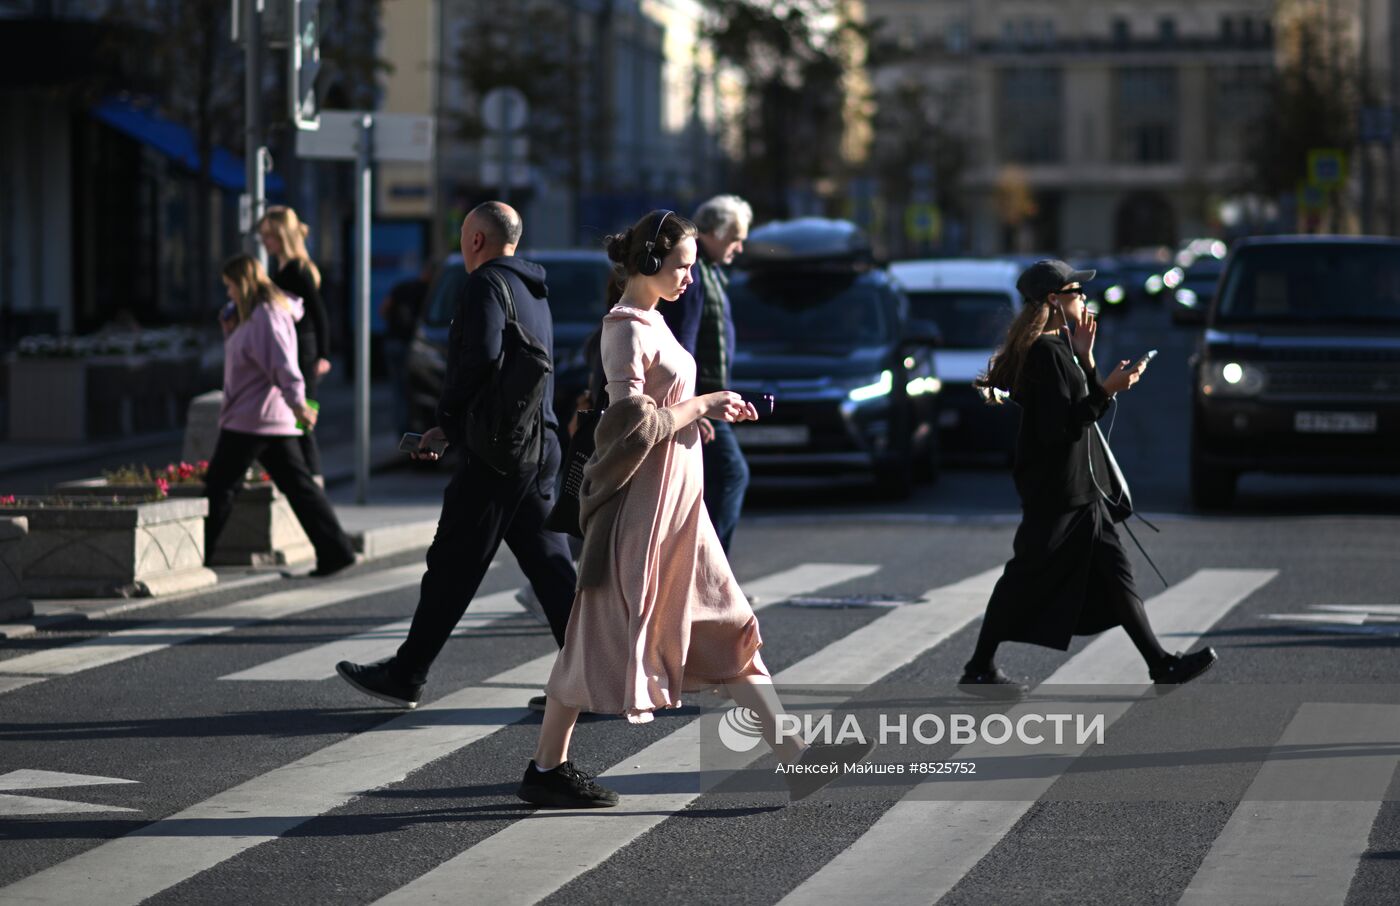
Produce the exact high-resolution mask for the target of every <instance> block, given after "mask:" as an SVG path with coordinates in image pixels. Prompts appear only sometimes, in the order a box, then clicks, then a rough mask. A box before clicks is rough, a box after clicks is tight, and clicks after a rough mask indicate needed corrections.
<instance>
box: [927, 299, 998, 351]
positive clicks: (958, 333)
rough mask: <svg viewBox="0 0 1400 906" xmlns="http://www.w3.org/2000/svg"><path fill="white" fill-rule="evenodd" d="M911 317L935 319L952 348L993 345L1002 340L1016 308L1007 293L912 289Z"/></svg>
mask: <svg viewBox="0 0 1400 906" xmlns="http://www.w3.org/2000/svg"><path fill="white" fill-rule="evenodd" d="M909 310H910V314H911V317H914V318H916V319H918V320H920V321H932V322H933V323H935V324H937V325H938V331H939V333H941V334H942V335H943V345H944V346H945V347H947V348H949V349H990V348H992V347H995V346H996V345H997V344H998V343H1000V342H1001V340H1002V338H1003V337H1004V336H1005V335H1006V328H1007V326H1008V325H1009V324H1010V323H1011V319H1012V318H1013V317H1014V316H1015V311H1014V310H1013V308H1012V306H1011V302H1010V301H1009V299H1008V298H1007V295H1006V293H997V292H976V291H973V290H967V291H963V290H939V291H937V292H911V293H909Z"/></svg>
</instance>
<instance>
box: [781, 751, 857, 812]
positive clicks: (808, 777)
mask: <svg viewBox="0 0 1400 906" xmlns="http://www.w3.org/2000/svg"><path fill="white" fill-rule="evenodd" d="M873 748H875V741H874V740H864V741H861V742H842V743H836V744H834V745H827V744H825V743H814V744H812V745H810V746H808V747H807V751H805V752H803V753H802V757H801V758H799V759H797V763H796V764H795V765H793V767H796V768H799V769H801V768H806V767H825V766H834V770H832V771H831V772H830V773H828V772H826V771H818V772H814V773H807V772H805V771H802V770H789V771H787V772H786V773H784V774H783V780H784V781H786V782H787V788H788V801H789V802H797V801H798V800H800V799H806V798H807V797H808V796H810V795H812V794H813V793H815V792H816V791H817V790H820V789H821V788H822V787H824V786H826V785H827V784H828V783H831V781H833V780H835V779H836V778H837V777H840V776H841V775H842V774H843V773H844V772H845V768H843V767H841V765H845V764H854V763H855V762H858V761H864V760H865V756H867V755H869V754H870V750H871V749H873Z"/></svg>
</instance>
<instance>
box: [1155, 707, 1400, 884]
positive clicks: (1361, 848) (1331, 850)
mask: <svg viewBox="0 0 1400 906" xmlns="http://www.w3.org/2000/svg"><path fill="white" fill-rule="evenodd" d="M1397 744H1400V707H1398V706H1396V705H1383V704H1341V703H1336V702H1327V703H1322V702H1305V703H1304V704H1303V705H1301V706H1300V707H1299V709H1298V712H1297V713H1296V714H1295V715H1294V716H1293V719H1292V720H1291V721H1290V722H1289V724H1288V727H1287V729H1285V730H1284V732H1283V735H1282V736H1280V737H1279V740H1278V742H1277V743H1276V744H1275V746H1274V749H1273V751H1272V752H1271V753H1270V757H1269V758H1267V759H1266V760H1265V761H1264V764H1263V766H1262V767H1261V768H1260V769H1259V773H1258V774H1257V775H1255V778H1254V782H1253V783H1251V784H1250V787H1249V790H1248V791H1247V792H1246V793H1245V794H1244V797H1243V798H1242V799H1241V800H1240V803H1239V805H1238V807H1236V809H1235V811H1234V814H1232V815H1231V816H1230V820H1229V821H1228V822H1226V824H1225V827H1224V829H1223V830H1222V831H1221V832H1220V833H1219V835H1217V836H1216V838H1215V842H1214V843H1212V844H1211V847H1210V851H1209V852H1208V853H1207V854H1206V857H1205V860H1204V861H1203V862H1202V863H1201V866H1200V868H1199V869H1197V871H1196V875H1195V877H1194V878H1192V879H1191V883H1190V885H1189V886H1187V888H1186V892H1185V893H1184V894H1183V895H1182V897H1181V900H1180V904H1181V906H1211V904H1215V903H1230V904H1232V906H1255V904H1258V906H1328V904H1336V906H1341V904H1343V903H1345V902H1346V899H1347V890H1348V888H1349V887H1350V886H1351V879H1352V877H1353V876H1354V875H1355V874H1356V869H1357V866H1358V865H1359V864H1360V862H1361V856H1362V854H1363V853H1364V852H1365V851H1366V843H1367V840H1368V838H1369V836H1370V832H1371V825H1372V824H1373V823H1375V820H1376V815H1377V814H1378V813H1379V812H1380V808H1381V801H1382V800H1383V799H1384V798H1385V793H1386V789H1387V788H1388V787H1389V786H1390V781H1391V778H1392V777H1393V776H1394V774H1395V765H1396V760H1397V758H1396V751H1397V750H1396V746H1397ZM1366 748H1369V749H1371V750H1372V753H1373V754H1366V753H1365V752H1364V749H1366ZM1358 749H1362V750H1363V751H1357V750H1358ZM1339 751H1345V753H1346V755H1345V757H1346V767H1345V770H1344V771H1340V770H1338V767H1337V764H1338V762H1337V753H1338V752H1339ZM1329 797H1335V798H1329Z"/></svg>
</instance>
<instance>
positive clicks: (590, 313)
mask: <svg viewBox="0 0 1400 906" xmlns="http://www.w3.org/2000/svg"><path fill="white" fill-rule="evenodd" d="M530 260H532V261H537V262H539V263H540V264H542V265H544V269H545V271H546V273H547V274H548V276H547V277H546V278H545V282H546V283H547V284H548V285H549V313H550V314H551V315H552V316H553V317H554V322H555V323H556V324H563V323H574V322H585V321H586V322H589V323H595V324H596V323H598V322H601V321H602V320H603V315H605V314H607V310H606V309H605V308H604V307H603V306H604V305H606V304H607V291H608V277H609V275H610V274H611V273H612V265H611V264H609V263H608V260H607V259H606V258H597V259H588V258H568V259H551V258H549V257H539V258H531V259H530Z"/></svg>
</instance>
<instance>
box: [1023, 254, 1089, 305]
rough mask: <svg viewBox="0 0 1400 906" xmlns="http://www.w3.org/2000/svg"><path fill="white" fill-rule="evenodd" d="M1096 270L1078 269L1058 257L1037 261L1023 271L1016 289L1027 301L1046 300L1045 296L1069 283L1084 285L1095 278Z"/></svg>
mask: <svg viewBox="0 0 1400 906" xmlns="http://www.w3.org/2000/svg"><path fill="white" fill-rule="evenodd" d="M1095 273H1096V272H1095V271H1077V270H1075V269H1074V268H1072V267H1070V266H1069V265H1068V264H1066V263H1064V262H1063V261H1060V260H1059V259H1057V258H1045V259H1043V260H1041V261H1037V262H1036V263H1035V264H1032V265H1031V266H1030V267H1028V268H1026V269H1025V270H1024V271H1022V272H1021V276H1020V277H1019V278H1018V279H1017V280H1016V289H1018V290H1019V291H1020V293H1021V296H1022V297H1023V298H1025V300H1026V301H1027V302H1044V301H1045V297H1046V296H1048V295H1050V294H1051V293H1053V292H1057V291H1058V290H1059V289H1060V288H1061V287H1063V286H1065V285H1066V284H1069V283H1078V284H1079V285H1080V286H1083V285H1084V284H1085V283H1088V282H1089V281H1090V280H1092V279H1094V274H1095Z"/></svg>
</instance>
